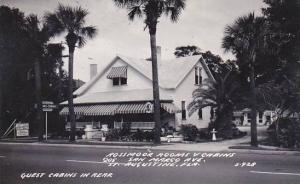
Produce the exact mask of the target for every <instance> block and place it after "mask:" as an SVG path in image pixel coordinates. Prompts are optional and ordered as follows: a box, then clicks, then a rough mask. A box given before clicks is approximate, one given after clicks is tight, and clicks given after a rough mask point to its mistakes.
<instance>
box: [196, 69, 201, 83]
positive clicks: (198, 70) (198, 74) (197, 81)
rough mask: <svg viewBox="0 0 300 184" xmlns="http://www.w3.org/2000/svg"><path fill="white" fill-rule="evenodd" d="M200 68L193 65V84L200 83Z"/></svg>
mask: <svg viewBox="0 0 300 184" xmlns="http://www.w3.org/2000/svg"><path fill="white" fill-rule="evenodd" d="M201 70H202V69H201V68H200V67H198V66H196V67H195V85H200V84H202V75H201Z"/></svg>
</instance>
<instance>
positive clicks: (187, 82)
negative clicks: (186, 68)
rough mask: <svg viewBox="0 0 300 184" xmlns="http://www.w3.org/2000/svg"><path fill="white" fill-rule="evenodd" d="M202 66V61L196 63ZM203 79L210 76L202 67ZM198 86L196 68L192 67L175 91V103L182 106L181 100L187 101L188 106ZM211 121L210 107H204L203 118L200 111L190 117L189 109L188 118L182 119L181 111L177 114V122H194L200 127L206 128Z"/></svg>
mask: <svg viewBox="0 0 300 184" xmlns="http://www.w3.org/2000/svg"><path fill="white" fill-rule="evenodd" d="M196 66H199V67H201V68H202V66H201V64H200V62H199V63H198V64H197V65H196ZM201 75H202V81H203V80H204V79H206V78H208V76H207V73H206V72H205V70H204V69H203V68H202V70H201ZM197 87H198V86H197V85H195V70H194V68H193V69H191V71H190V72H189V74H188V75H187V76H186V77H185V79H184V80H183V81H182V82H181V84H180V85H179V86H178V87H177V89H176V91H175V98H174V103H175V104H176V105H177V106H178V107H179V108H181V101H185V104H186V107H187V106H188V104H189V103H190V102H191V101H192V100H193V98H192V93H193V91H194V90H195V89H196V88H197ZM209 121H210V107H206V108H203V109H202V119H199V118H198V113H197V112H195V113H194V114H192V115H191V116H190V117H189V116H188V111H187V115H186V120H182V118H181V113H177V114H176V124H177V125H179V124H181V123H182V124H193V125H195V126H197V127H198V128H206V127H207V126H208V123H209Z"/></svg>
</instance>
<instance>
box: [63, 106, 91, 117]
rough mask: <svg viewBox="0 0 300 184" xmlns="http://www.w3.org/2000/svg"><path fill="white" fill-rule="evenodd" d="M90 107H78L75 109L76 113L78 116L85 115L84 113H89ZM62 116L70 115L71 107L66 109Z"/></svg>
mask: <svg viewBox="0 0 300 184" xmlns="http://www.w3.org/2000/svg"><path fill="white" fill-rule="evenodd" d="M88 108H89V106H78V107H74V112H75V114H76V115H84V112H85V111H87V110H88ZM59 114H60V115H69V107H64V108H63V109H62V110H61V111H60V113H59Z"/></svg>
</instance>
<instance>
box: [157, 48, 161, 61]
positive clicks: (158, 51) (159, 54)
mask: <svg viewBox="0 0 300 184" xmlns="http://www.w3.org/2000/svg"><path fill="white" fill-rule="evenodd" d="M156 54H157V63H158V64H159V63H160V61H161V46H156Z"/></svg>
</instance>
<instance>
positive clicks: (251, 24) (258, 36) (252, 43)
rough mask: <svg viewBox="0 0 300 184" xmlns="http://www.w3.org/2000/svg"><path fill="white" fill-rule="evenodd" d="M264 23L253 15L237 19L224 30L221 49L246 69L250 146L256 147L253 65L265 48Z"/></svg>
mask: <svg viewBox="0 0 300 184" xmlns="http://www.w3.org/2000/svg"><path fill="white" fill-rule="evenodd" d="M266 30H267V29H265V21H264V18H262V17H256V16H255V15H254V13H250V14H248V15H246V16H242V17H239V18H238V19H237V20H236V21H235V23H234V24H233V25H231V26H227V27H226V28H225V36H224V38H223V43H222V47H223V48H224V49H225V52H228V51H231V52H232V53H233V54H235V55H236V57H237V63H238V65H239V67H240V68H248V70H249V73H248V74H247V76H246V78H247V77H249V79H250V92H251V97H250V99H251V145H252V146H258V142H257V126H256V95H255V63H256V62H257V55H258V53H259V52H260V50H262V49H263V48H264V46H265V44H264V41H265V31H266Z"/></svg>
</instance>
